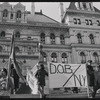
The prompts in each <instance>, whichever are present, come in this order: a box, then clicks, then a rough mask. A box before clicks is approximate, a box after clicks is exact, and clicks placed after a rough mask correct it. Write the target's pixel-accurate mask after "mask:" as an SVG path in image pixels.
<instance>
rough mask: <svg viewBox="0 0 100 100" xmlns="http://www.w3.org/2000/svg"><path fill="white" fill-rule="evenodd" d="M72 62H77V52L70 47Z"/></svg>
mask: <svg viewBox="0 0 100 100" xmlns="http://www.w3.org/2000/svg"><path fill="white" fill-rule="evenodd" d="M72 63H73V64H75V63H77V54H76V49H75V47H72Z"/></svg>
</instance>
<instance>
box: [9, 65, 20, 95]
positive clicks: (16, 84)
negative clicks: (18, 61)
mask: <svg viewBox="0 0 100 100" xmlns="http://www.w3.org/2000/svg"><path fill="white" fill-rule="evenodd" d="M11 76H12V77H13V79H14V93H16V92H17V89H18V88H19V76H18V74H17V72H16V70H15V68H14V65H13V64H11Z"/></svg>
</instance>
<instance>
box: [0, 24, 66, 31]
mask: <svg viewBox="0 0 100 100" xmlns="http://www.w3.org/2000/svg"><path fill="white" fill-rule="evenodd" d="M0 25H11V26H18V27H20V26H23V27H25V26H28V27H29V26H30V27H45V28H64V29H68V25H67V24H62V23H61V24H56V23H43V22H32V23H11V22H5V23H3V22H0Z"/></svg>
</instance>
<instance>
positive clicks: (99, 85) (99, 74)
mask: <svg viewBox="0 0 100 100" xmlns="http://www.w3.org/2000/svg"><path fill="white" fill-rule="evenodd" d="M98 89H100V65H99V66H98V65H97V66H96V67H95V71H94V87H93V92H92V98H95V95H96V92H97V90H98Z"/></svg>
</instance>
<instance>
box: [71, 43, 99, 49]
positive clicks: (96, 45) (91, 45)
mask: <svg viewBox="0 0 100 100" xmlns="http://www.w3.org/2000/svg"><path fill="white" fill-rule="evenodd" d="M73 47H83V48H96V49H97V48H99V49H100V44H75V43H72V44H71V48H73Z"/></svg>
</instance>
